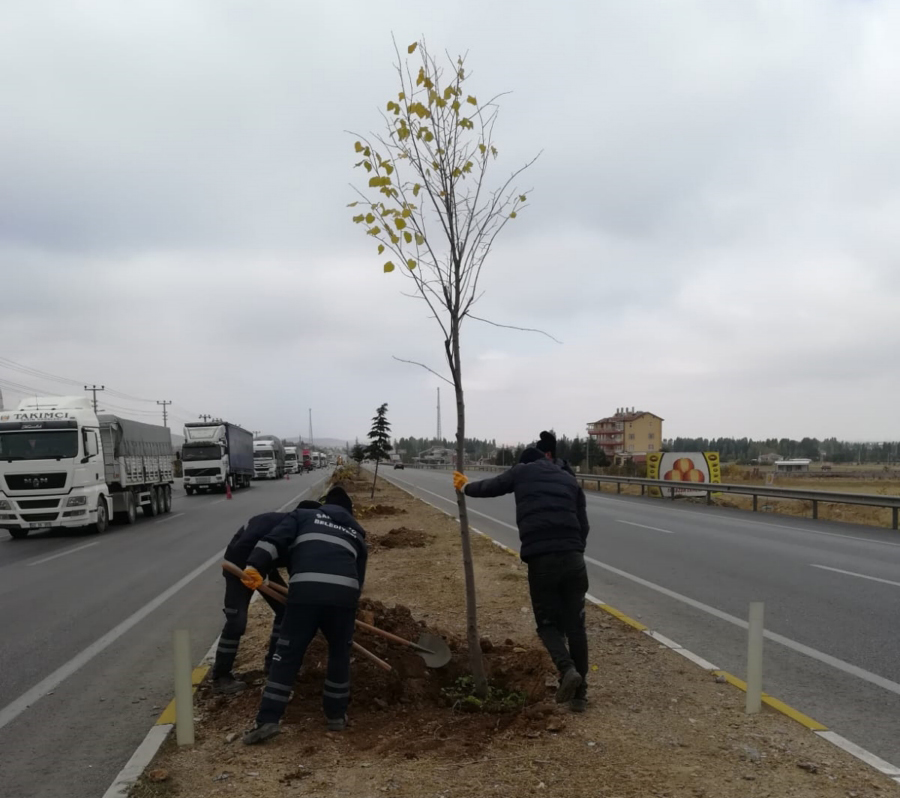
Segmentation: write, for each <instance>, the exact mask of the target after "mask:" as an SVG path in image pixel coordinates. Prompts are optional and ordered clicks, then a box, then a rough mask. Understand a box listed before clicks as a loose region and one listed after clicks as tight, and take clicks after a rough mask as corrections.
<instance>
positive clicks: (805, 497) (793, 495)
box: [437, 466, 900, 529]
mask: <svg viewBox="0 0 900 798" xmlns="http://www.w3.org/2000/svg"><path fill="white" fill-rule="evenodd" d="M437 468H445V469H450V468H451V466H437ZM467 470H469V471H506V468H505V467H504V466H467ZM575 478H576V479H577V480H578V482H579V483H580V484H581V486H582V487H584V483H585V482H596V483H597V485H598V489H599V485H600V483H605V484H610V485H615V486H616V493H621V492H622V485H639V486H640V488H641V496H644V495H647V489H648V488H657V489H659V490H660V491H661V495H663V494H662V492H663V491H665V493H666V494H667V495H664V498H671V499H672V500H675V499H677V498H679V494H678V490H679V487H681V485H683V486H684V487H683V489H685V490H690V491H703V492H704V493H705V494H706V503H707V504H712V499H713V494H714V493H731V494H735V495H743V496H752V497H753V511H754V512H756V511H757V509H758V499H759V497H760V496H762V497H764V498H768V499H793V500H795V501H804V502H812V517H813V519H818V517H819V504H820V503H823V504H856V505H862V506H866V507H885V508H888V509H890V511H891V522H892V527H893V529H898V528H900V496H883V495H880V494H877V493H846V492H839V491H827V490H805V489H803V488H779V487H775V486H774V485H731V484H727V483H715V482H691V483H690V484H689V485H685V484H684V483H681V485H679V483H677V482H672V481H670V480H666V479H647V478H645V477H619V476H607V475H605V474H576V475H575ZM673 488H674V490H673Z"/></svg>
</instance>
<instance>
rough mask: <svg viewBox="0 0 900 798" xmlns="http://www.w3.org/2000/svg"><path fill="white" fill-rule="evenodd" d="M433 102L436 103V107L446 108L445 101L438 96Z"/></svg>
mask: <svg viewBox="0 0 900 798" xmlns="http://www.w3.org/2000/svg"><path fill="white" fill-rule="evenodd" d="M435 104H436V105H437V107H438V108H446V107H447V101H446V100H443V99H441V98H440V97H438V98H437V99H436V100H435Z"/></svg>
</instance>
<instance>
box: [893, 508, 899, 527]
mask: <svg viewBox="0 0 900 798" xmlns="http://www.w3.org/2000/svg"><path fill="white" fill-rule="evenodd" d="M898 516H900V508H897V507H894V508H893V518H892V521H893V527H894V529H897V522H898V521H900V517H898Z"/></svg>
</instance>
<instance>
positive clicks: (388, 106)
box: [387, 100, 397, 111]
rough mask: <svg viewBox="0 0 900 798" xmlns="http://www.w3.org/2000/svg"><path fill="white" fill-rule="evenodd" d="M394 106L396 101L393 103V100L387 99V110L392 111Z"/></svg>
mask: <svg viewBox="0 0 900 798" xmlns="http://www.w3.org/2000/svg"><path fill="white" fill-rule="evenodd" d="M396 107H397V103H395V102H394V101H393V100H388V104H387V109H388V111H393V110H394V108H396Z"/></svg>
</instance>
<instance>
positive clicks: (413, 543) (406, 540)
mask: <svg viewBox="0 0 900 798" xmlns="http://www.w3.org/2000/svg"><path fill="white" fill-rule="evenodd" d="M367 540H368V542H369V544H370V547H371V548H379V547H380V548H384V549H421V548H423V547H424V546H427V545H428V544H429V543H430V542H431V541H432V536H431V535H427V534H425V533H424V532H422V530H420V529H409V528H408V527H405V526H400V527H397V528H396V529H392V530H391V531H390V532H387V533H385V534H384V535H377V536H375V535H373V536H371V537H370V538H368V539H367Z"/></svg>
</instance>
